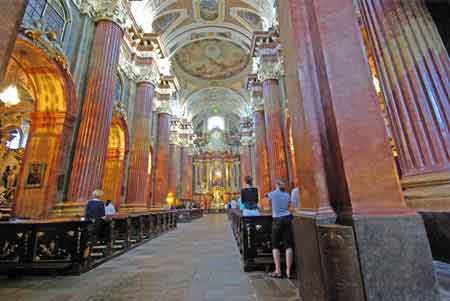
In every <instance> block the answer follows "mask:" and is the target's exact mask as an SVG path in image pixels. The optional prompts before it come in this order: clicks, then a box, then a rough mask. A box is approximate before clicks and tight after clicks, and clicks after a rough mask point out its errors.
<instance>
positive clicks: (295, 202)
mask: <svg viewBox="0 0 450 301" xmlns="http://www.w3.org/2000/svg"><path fill="white" fill-rule="evenodd" d="M292 187H294V189H292V191H291V204H292V207H293V208H300V189H299V188H298V186H295V184H294V183H292Z"/></svg>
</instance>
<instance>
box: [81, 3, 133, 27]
mask: <svg viewBox="0 0 450 301" xmlns="http://www.w3.org/2000/svg"><path fill="white" fill-rule="evenodd" d="M81 11H82V12H83V13H86V14H88V15H90V16H92V17H93V18H94V20H95V22H97V21H101V20H108V21H111V22H113V23H115V24H117V25H119V26H120V27H121V28H122V30H125V28H126V27H127V26H128V25H129V24H131V21H130V19H129V17H128V15H127V11H128V10H127V7H126V5H125V3H124V1H123V0H88V1H85V2H84V3H83V5H82V6H81Z"/></svg>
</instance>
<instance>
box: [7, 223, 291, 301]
mask: <svg viewBox="0 0 450 301" xmlns="http://www.w3.org/2000/svg"><path fill="white" fill-rule="evenodd" d="M0 300H1V301H12V300H14V301H22V300H24V301H25V300H33V301H41V300H42V301H44V300H45V301H83V300H89V301H100V300H108V301H122V300H124V301H125V300H126V301H133V300H146V301H147V300H151V301H152V300H157V301H160V300H170V301H172V300H174V301H176V300H192V301H202V300H222V301H223V300H230V301H231V300H233V301H244V300H250V301H251V300H255V301H256V300H258V301H260V300H261V301H269V300H273V301H276V300H300V299H299V298H298V296H297V290H296V288H295V286H294V283H293V282H292V281H290V280H286V279H270V278H267V277H266V276H265V275H264V274H263V273H258V272H256V273H244V272H242V267H241V264H240V257H239V252H238V250H237V248H236V244H235V242H234V240H233V237H232V234H231V231H230V228H229V224H228V220H227V218H226V216H225V215H219V214H217V215H214V214H213V215H207V216H205V217H203V218H202V219H200V220H197V221H194V222H192V223H190V224H179V225H178V228H177V229H176V230H174V231H172V232H169V233H167V234H164V235H163V236H161V237H159V238H157V239H154V240H152V241H150V242H148V243H146V244H144V245H142V246H140V247H138V248H136V249H134V250H132V251H130V252H128V253H126V254H124V255H122V256H120V257H117V258H115V259H113V260H111V261H109V262H107V263H105V264H103V265H101V266H99V267H97V268H96V269H94V270H92V271H90V272H88V273H85V274H83V275H81V276H64V277H25V278H23V279H18V280H11V279H7V278H0Z"/></svg>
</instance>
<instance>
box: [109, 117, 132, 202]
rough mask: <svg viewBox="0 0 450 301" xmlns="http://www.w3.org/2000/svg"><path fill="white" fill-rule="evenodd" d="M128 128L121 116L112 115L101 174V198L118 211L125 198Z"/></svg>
mask: <svg viewBox="0 0 450 301" xmlns="http://www.w3.org/2000/svg"><path fill="white" fill-rule="evenodd" d="M128 145H129V138H128V127H127V124H126V121H125V119H124V118H123V116H120V115H119V114H114V116H113V119H112V123H111V128H110V130H109V139H108V150H107V155H106V161H105V169H104V173H103V183H102V188H103V191H104V195H103V198H104V199H105V200H111V201H112V202H113V204H114V207H115V208H116V209H117V210H118V209H119V207H120V205H121V204H122V203H123V200H124V198H125V189H124V185H125V162H126V156H127V155H128Z"/></svg>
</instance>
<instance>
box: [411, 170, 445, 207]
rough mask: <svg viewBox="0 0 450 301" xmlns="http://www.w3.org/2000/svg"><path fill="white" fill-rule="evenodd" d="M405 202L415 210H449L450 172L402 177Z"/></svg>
mask: <svg viewBox="0 0 450 301" xmlns="http://www.w3.org/2000/svg"><path fill="white" fill-rule="evenodd" d="M402 187H403V189H404V195H405V200H406V203H407V204H408V206H409V207H410V208H413V209H415V210H416V211H450V172H449V171H445V172H438V173H428V174H423V175H417V176H409V177H404V178H403V179H402Z"/></svg>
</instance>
